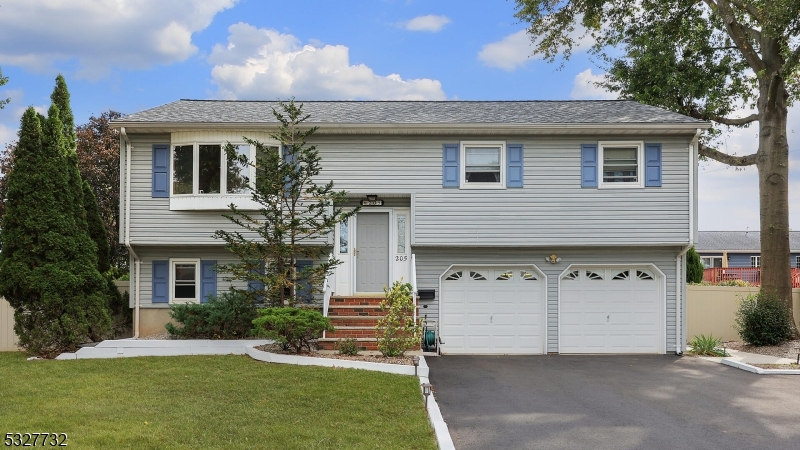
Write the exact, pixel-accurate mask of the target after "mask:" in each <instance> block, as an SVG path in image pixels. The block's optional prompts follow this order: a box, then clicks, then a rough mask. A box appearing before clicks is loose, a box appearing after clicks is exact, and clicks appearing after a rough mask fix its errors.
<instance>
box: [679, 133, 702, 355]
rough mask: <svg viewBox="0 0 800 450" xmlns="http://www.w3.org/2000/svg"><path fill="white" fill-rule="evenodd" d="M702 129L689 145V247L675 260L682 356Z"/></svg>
mask: <svg viewBox="0 0 800 450" xmlns="http://www.w3.org/2000/svg"><path fill="white" fill-rule="evenodd" d="M702 132H703V130H702V129H700V128H698V129H697V131H696V132H695V134H694V137H693V138H692V142H691V143H690V144H689V245H687V246H686V247H684V248H683V250H681V252H680V253H679V254H678V256H677V257H676V258H675V276H676V280H675V281H676V283H675V286H676V289H675V300H676V301H675V304H676V311H675V314H676V318H675V329H676V333H675V334H676V336H675V341H676V342H675V354H677V355H682V354H683V349H684V343H683V291H684V288H685V286H686V275H685V274H684V273H683V268H684V267H686V265H685V264H681V263H682V262H683V257H684V256H685V255H686V252H688V251H689V249H690V248H692V247H694V228H695V213H694V206H695V194H696V192H695V176H696V175H697V151H698V150H697V147H698V146H697V143H698V140H699V139H700V134H701V133H702Z"/></svg>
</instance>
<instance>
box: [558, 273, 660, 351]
mask: <svg viewBox="0 0 800 450" xmlns="http://www.w3.org/2000/svg"><path fill="white" fill-rule="evenodd" d="M592 267H598V268H601V269H635V268H637V267H641V268H645V269H650V270H652V271H653V273H655V274H656V275H657V276H658V278H659V280H660V281H659V283H658V294H659V297H660V298H661V302H660V305H659V308H658V314H659V320H658V327H659V330H658V334H659V339H658V354H659V355H665V354H666V353H667V276H666V275H665V274H664V272H662V271H661V269H659V268H658V266H656V265H655V264H653V263H644V264H642V263H630V264H591V263H589V264H570V265H569V266H567V268H566V269H564V270H563V271H562V272H561V273H560V274H558V293H557V294H556V295H557V303H558V313H557V316H556V317H557V322H556V323H557V327H558V353H559V354H561V279H562V278H563V277H564V275H566V274H567V273H568V272H572V271H573V270H575V269H589V268H592ZM600 354H603V353H600Z"/></svg>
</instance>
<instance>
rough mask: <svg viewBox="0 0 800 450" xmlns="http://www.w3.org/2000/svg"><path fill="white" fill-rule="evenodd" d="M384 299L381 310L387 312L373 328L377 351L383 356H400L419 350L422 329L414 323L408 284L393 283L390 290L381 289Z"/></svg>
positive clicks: (412, 301) (410, 292)
mask: <svg viewBox="0 0 800 450" xmlns="http://www.w3.org/2000/svg"><path fill="white" fill-rule="evenodd" d="M383 290H384V292H385V293H386V298H385V299H384V300H383V301H382V302H381V310H382V311H386V310H387V309H388V310H389V311H388V313H387V314H386V315H385V316H384V317H381V318H380V319H379V320H378V325H377V326H376V327H375V331H376V335H377V337H378V350H380V351H381V353H383V355H384V356H402V355H403V354H404V353H405V352H406V351H407V350H411V349H412V348H415V347H416V348H419V345H420V336H421V335H422V327H421V326H420V324H419V323H415V322H414V320H413V317H414V300H413V299H412V298H411V296H412V295H413V293H412V291H411V290H412V287H411V285H410V284H408V283H403V282H402V281H395V282H394V284H393V285H392V288H391V289H389V288H383Z"/></svg>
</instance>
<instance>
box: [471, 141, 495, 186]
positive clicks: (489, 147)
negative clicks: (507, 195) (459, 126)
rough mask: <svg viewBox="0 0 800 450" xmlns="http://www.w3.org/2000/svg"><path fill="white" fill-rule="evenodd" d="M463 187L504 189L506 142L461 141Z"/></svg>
mask: <svg viewBox="0 0 800 450" xmlns="http://www.w3.org/2000/svg"><path fill="white" fill-rule="evenodd" d="M461 161H463V164H461V188H462V189H504V188H505V187H506V173H505V169H506V144H505V143H504V142H486V141H474V142H462V143H461Z"/></svg>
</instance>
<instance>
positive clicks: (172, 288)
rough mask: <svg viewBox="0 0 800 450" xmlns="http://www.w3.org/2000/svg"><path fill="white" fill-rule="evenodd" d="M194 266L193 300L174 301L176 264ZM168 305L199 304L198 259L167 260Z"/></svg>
mask: <svg viewBox="0 0 800 450" xmlns="http://www.w3.org/2000/svg"><path fill="white" fill-rule="evenodd" d="M187 263H190V264H195V265H196V266H197V268H196V269H195V271H194V283H195V291H194V299H184V298H182V299H177V300H176V299H175V265H176V264H187ZM168 282H169V304H170V305H173V304H185V303H199V302H200V259H199V258H174V259H173V258H170V260H169V279H168Z"/></svg>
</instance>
